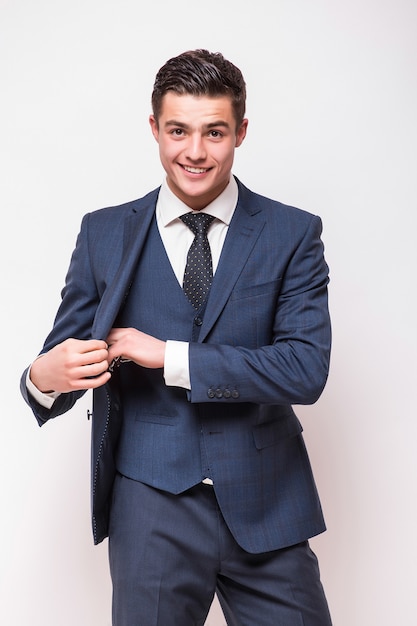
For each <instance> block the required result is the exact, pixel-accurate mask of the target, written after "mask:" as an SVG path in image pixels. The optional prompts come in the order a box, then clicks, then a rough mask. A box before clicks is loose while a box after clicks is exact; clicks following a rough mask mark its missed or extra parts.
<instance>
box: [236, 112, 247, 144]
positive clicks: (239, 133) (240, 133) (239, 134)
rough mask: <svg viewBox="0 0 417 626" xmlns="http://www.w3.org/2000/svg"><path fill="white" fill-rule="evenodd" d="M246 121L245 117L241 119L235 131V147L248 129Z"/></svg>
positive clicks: (241, 140)
mask: <svg viewBox="0 0 417 626" xmlns="http://www.w3.org/2000/svg"><path fill="white" fill-rule="evenodd" d="M248 123H249V120H247V119H246V118H245V119H244V120H243V121H242V123H241V125H240V126H239V128H238V129H237V131H236V144H235V145H236V148H239V146H240V145H241V144H242V142H243V140H244V138H245V137H246V131H247V129H248Z"/></svg>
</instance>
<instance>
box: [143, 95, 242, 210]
mask: <svg viewBox="0 0 417 626" xmlns="http://www.w3.org/2000/svg"><path fill="white" fill-rule="evenodd" d="M149 121H150V125H151V129H152V133H153V135H154V137H155V139H156V141H157V142H158V144H159V155H160V158H161V163H162V166H163V168H164V169H165V171H166V173H167V182H168V185H169V187H170V189H171V190H172V191H173V192H174V193H175V195H176V196H178V198H180V200H182V201H183V202H185V204H186V205H187V206H189V207H190V208H191V209H193V210H195V211H199V210H201V209H203V208H204V207H206V206H207V205H208V204H209V203H210V202H212V201H213V200H214V199H215V198H217V196H218V195H219V194H220V193H221V192H222V191H223V190H224V189H225V188H226V186H227V184H228V182H229V179H230V172H231V169H232V165H233V157H234V152H235V148H237V147H238V146H240V144H241V143H242V141H243V139H244V138H245V135H246V129H247V125H248V122H247V120H246V119H245V120H243V122H242V124H241V125H240V127H239V128H236V120H235V118H234V116H233V109H232V103H231V100H230V98H229V97H227V96H221V97H218V98H211V97H208V96H191V95H189V94H187V95H181V96H180V95H177V94H175V93H173V92H168V93H167V94H165V96H164V98H163V101H162V109H161V115H160V117H159V120H158V123H157V121H156V120H155V118H154V116H153V115H151V116H150V118H149Z"/></svg>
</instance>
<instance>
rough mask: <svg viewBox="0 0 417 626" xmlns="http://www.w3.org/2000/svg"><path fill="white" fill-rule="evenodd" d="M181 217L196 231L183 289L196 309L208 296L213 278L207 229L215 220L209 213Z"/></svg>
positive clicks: (186, 267) (189, 214)
mask: <svg viewBox="0 0 417 626" xmlns="http://www.w3.org/2000/svg"><path fill="white" fill-rule="evenodd" d="M180 219H181V220H182V221H183V222H184V224H186V225H187V226H188V228H189V229H190V230H192V232H193V233H194V235H195V236H194V241H193V243H192V244H191V246H190V249H189V250H188V255H187V265H186V266H185V272H184V282H183V289H184V292H185V294H186V296H187V298H188V299H189V301H190V302H191V304H192V305H193V307H194V308H195V309H199V308H200V307H201V305H202V304H203V303H204V301H205V299H206V298H207V294H208V292H209V290H210V286H211V281H212V279H213V264H212V260H211V250H210V244H209V242H208V239H207V231H208V229H209V226H210V224H211V223H212V221H213V220H214V216H213V215H208V214H207V213H186V214H185V215H181V217H180Z"/></svg>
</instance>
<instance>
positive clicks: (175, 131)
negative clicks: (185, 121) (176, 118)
mask: <svg viewBox="0 0 417 626" xmlns="http://www.w3.org/2000/svg"><path fill="white" fill-rule="evenodd" d="M170 134H171V135H172V136H173V137H182V136H183V134H184V131H183V129H182V128H173V129H172V130H171V131H170Z"/></svg>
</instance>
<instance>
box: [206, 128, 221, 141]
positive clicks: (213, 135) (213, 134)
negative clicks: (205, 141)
mask: <svg viewBox="0 0 417 626" xmlns="http://www.w3.org/2000/svg"><path fill="white" fill-rule="evenodd" d="M209 137H211V138H212V139H220V138H221V137H223V133H221V132H220V131H219V130H211V131H210V132H209Z"/></svg>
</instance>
